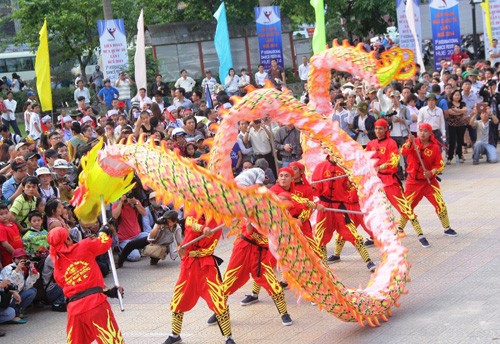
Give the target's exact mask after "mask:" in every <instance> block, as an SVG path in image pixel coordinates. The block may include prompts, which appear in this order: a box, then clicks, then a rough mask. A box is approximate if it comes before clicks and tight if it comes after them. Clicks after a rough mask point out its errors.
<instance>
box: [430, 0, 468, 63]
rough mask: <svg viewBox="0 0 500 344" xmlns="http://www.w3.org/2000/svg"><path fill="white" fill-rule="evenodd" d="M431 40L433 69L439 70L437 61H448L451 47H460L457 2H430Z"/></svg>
mask: <svg viewBox="0 0 500 344" xmlns="http://www.w3.org/2000/svg"><path fill="white" fill-rule="evenodd" d="M429 9H430V12H431V24H432V39H433V41H434V69H435V70H440V69H441V66H440V65H439V61H440V60H441V59H443V58H444V59H447V60H449V59H450V56H451V55H452V54H453V46H454V45H455V44H458V45H460V44H461V42H462V39H461V37H460V14H459V11H458V1H457V0H447V1H443V0H430V2H429Z"/></svg>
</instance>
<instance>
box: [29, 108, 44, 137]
mask: <svg viewBox="0 0 500 344" xmlns="http://www.w3.org/2000/svg"><path fill="white" fill-rule="evenodd" d="M35 124H36V125H37V126H38V129H37V128H36V126H35ZM29 136H30V137H31V138H32V139H33V140H37V139H39V138H40V136H42V127H41V125H40V116H38V114H37V113H36V112H32V113H31V116H30V135H29Z"/></svg>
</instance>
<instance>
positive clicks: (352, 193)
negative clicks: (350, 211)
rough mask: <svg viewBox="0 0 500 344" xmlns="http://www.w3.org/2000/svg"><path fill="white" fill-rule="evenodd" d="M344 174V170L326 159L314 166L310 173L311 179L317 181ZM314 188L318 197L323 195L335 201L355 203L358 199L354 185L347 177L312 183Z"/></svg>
mask: <svg viewBox="0 0 500 344" xmlns="http://www.w3.org/2000/svg"><path fill="white" fill-rule="evenodd" d="M344 174H345V172H344V170H343V169H342V168H341V167H339V166H337V164H335V163H334V162H331V161H330V160H328V159H327V160H325V161H323V162H321V163H319V164H318V166H316V168H315V169H314V172H313V174H312V180H313V181H317V180H322V179H327V178H332V177H336V176H342V175H344ZM314 188H315V189H316V191H317V192H318V195H319V196H320V199H321V196H323V197H326V198H327V199H329V200H332V201H335V202H343V203H356V202H357V201H358V195H357V192H356V187H355V186H354V185H353V184H352V183H351V182H350V181H349V178H347V177H346V178H340V179H336V180H329V181H327V182H322V183H318V184H314Z"/></svg>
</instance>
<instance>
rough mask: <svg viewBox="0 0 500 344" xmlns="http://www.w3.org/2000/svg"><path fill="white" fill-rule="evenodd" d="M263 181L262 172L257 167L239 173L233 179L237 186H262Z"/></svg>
mask: <svg viewBox="0 0 500 344" xmlns="http://www.w3.org/2000/svg"><path fill="white" fill-rule="evenodd" d="M264 179H266V174H265V173H264V171H262V169H260V168H259V167H253V168H249V169H248V170H245V171H243V172H241V173H240V174H239V175H238V176H236V177H235V178H234V181H235V182H236V185H238V186H251V185H254V184H264Z"/></svg>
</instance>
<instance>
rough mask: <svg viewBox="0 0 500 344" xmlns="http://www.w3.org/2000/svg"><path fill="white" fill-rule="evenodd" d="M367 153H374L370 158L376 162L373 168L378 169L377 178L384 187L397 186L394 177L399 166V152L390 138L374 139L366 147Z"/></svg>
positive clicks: (396, 180)
mask: <svg viewBox="0 0 500 344" xmlns="http://www.w3.org/2000/svg"><path fill="white" fill-rule="evenodd" d="M366 150H367V151H373V152H375V153H374V154H373V156H372V158H373V159H375V160H377V162H376V163H375V167H379V168H380V169H379V171H378V177H379V178H380V180H381V181H382V183H384V185H386V186H390V185H393V184H399V181H398V179H397V177H396V173H397V172H398V165H399V151H398V145H397V143H396V141H394V140H393V139H391V138H385V139H382V140H379V139H375V140H371V141H370V142H368V144H367V145H366Z"/></svg>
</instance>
